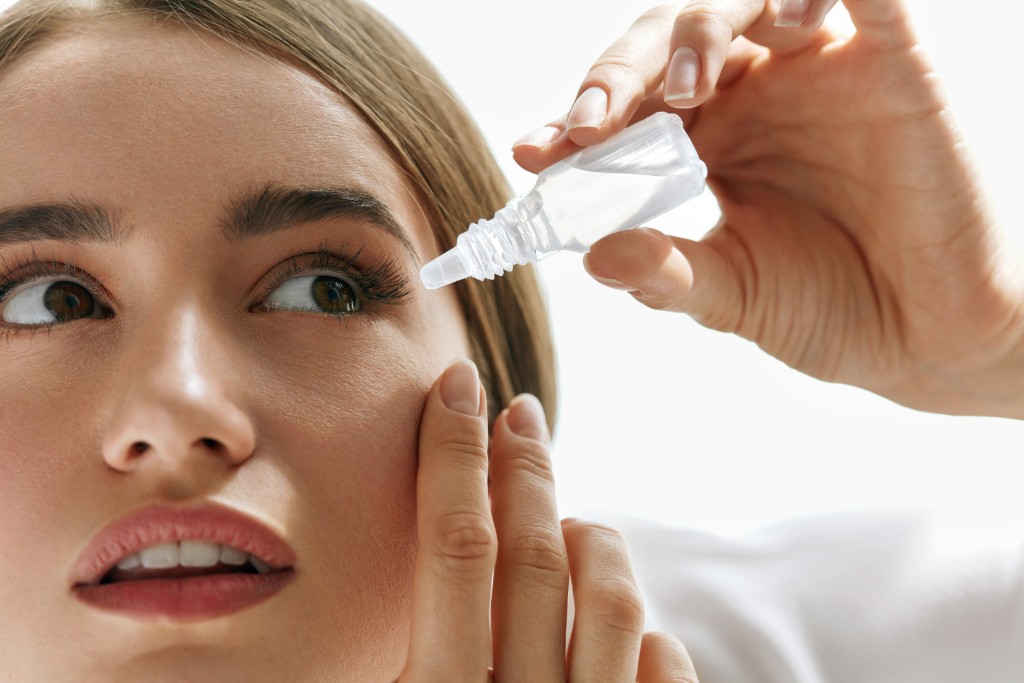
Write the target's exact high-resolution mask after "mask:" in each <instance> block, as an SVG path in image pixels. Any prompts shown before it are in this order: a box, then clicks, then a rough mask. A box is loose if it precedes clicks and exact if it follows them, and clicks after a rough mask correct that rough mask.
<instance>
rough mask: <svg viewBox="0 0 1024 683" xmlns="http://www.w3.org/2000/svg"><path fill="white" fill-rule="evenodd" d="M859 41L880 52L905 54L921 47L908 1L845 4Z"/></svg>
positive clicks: (857, 0)
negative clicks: (918, 44)
mask: <svg viewBox="0 0 1024 683" xmlns="http://www.w3.org/2000/svg"><path fill="white" fill-rule="evenodd" d="M843 4H844V5H845V6H846V11H847V12H849V13H850V19H851V20H852V21H853V25H854V26H855V27H856V28H857V38H858V39H859V40H861V41H863V42H865V43H867V44H868V45H870V46H871V47H873V48H875V49H878V50H905V49H908V48H911V47H913V46H914V45H915V44H916V43H917V38H916V37H915V34H914V29H913V26H912V25H911V22H910V14H909V12H908V11H907V6H906V2H905V1H904V0H844V2H843Z"/></svg>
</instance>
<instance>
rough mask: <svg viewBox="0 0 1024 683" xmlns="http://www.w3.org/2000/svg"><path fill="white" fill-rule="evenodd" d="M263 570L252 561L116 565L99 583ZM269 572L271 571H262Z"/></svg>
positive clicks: (248, 572)
mask: <svg viewBox="0 0 1024 683" xmlns="http://www.w3.org/2000/svg"><path fill="white" fill-rule="evenodd" d="M260 573H261V572H260V571H259V570H258V569H256V567H255V566H254V565H253V564H252V563H251V562H246V563H245V564H243V565H241V566H234V565H230V564H222V563H220V562H218V563H217V564H215V565H213V566H212V567H182V566H180V565H179V566H177V567H168V568H165V569H146V568H144V567H139V568H138V569H119V568H117V567H114V568H113V569H111V570H110V571H109V572H107V573H106V574H104V575H103V578H101V579H100V583H99V585H101V586H104V585H106V584H108V583H117V582H119V581H143V580H146V579H180V578H186V577H191V576H210V575H211V574H260ZM262 573H264V574H268V573H270V572H262Z"/></svg>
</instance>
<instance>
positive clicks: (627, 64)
mask: <svg viewBox="0 0 1024 683" xmlns="http://www.w3.org/2000/svg"><path fill="white" fill-rule="evenodd" d="M642 60H643V57H642V56H641V55H640V54H639V53H638V52H637V51H636V50H634V49H633V48H631V47H629V46H628V45H624V44H619V45H615V46H613V47H610V48H608V50H607V51H606V52H605V53H604V54H603V55H601V56H600V57H598V59H597V61H596V62H594V66H593V67H591V69H590V71H591V75H592V76H595V75H596V76H598V77H600V78H602V79H604V80H608V81H611V80H621V79H622V78H623V77H630V76H632V75H633V74H634V73H635V72H636V71H637V70H639V69H640V68H641V66H642V64H643V61H642Z"/></svg>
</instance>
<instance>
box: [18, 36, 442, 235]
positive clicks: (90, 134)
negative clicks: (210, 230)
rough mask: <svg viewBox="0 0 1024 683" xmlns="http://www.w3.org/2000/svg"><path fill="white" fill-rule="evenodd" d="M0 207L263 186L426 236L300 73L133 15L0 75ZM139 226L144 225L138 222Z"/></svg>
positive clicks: (337, 109) (316, 85) (168, 203)
mask: <svg viewBox="0 0 1024 683" xmlns="http://www.w3.org/2000/svg"><path fill="white" fill-rule="evenodd" d="M0 127H2V129H3V130H4V131H5V134H4V135H3V136H0V164H2V165H3V167H4V168H5V169H11V170H12V171H13V172H12V173H5V178H4V181H5V182H4V183H3V184H2V186H0V205H7V204H11V203H19V202H24V201H28V200H37V199H42V198H62V197H65V196H67V195H69V194H70V195H75V196H78V197H85V198H89V199H96V200H99V201H101V202H102V201H109V202H111V203H116V204H118V205H126V206H129V207H133V208H132V210H133V213H137V214H139V213H141V214H146V213H150V214H151V215H152V216H153V217H157V216H167V215H168V213H167V212H168V211H172V212H173V213H174V215H177V216H179V217H180V216H181V214H182V212H188V211H195V212H197V213H204V212H205V213H209V212H210V211H214V210H218V209H220V208H221V205H222V203H223V201H224V199H225V196H228V195H231V196H234V195H235V194H237V192H236V191H235V190H237V189H239V188H246V187H252V186H253V185H254V184H259V183H262V182H266V181H280V182H287V183H290V184H295V185H311V186H314V187H320V186H345V187H353V188H357V189H363V190H365V191H368V192H371V193H372V194H375V195H377V196H380V197H381V198H382V199H384V200H385V201H386V202H387V203H388V204H389V205H390V206H391V208H392V210H393V211H394V213H395V214H396V216H397V217H398V218H399V220H400V222H402V223H403V224H405V225H406V227H407V228H408V229H409V232H410V233H411V237H412V239H413V241H414V243H415V244H416V247H417V250H418V251H419V252H420V253H421V254H424V253H427V252H429V251H432V250H433V246H432V245H433V238H432V236H431V235H430V234H429V229H428V228H427V225H426V221H425V219H424V217H423V215H422V212H421V211H420V209H419V206H418V203H417V202H416V200H415V197H414V195H413V193H412V191H411V189H410V187H409V185H408V184H407V182H406V181H405V179H404V177H403V175H402V173H401V172H400V171H399V169H398V168H397V166H396V164H395V163H394V162H393V161H392V159H391V157H390V155H389V154H388V152H387V149H386V148H385V146H384V144H383V143H382V142H381V141H380V139H379V138H378V137H377V135H376V134H375V133H374V132H373V130H372V129H371V128H370V127H369V126H368V125H367V124H366V123H365V122H364V121H363V120H362V119H361V118H360V117H359V116H358V114H356V112H355V111H354V110H353V109H352V108H351V106H350V105H348V104H347V103H346V101H345V100H344V98H343V97H341V96H340V95H338V94H337V93H335V92H333V91H332V90H330V89H329V88H328V87H326V86H325V85H323V84H322V83H320V82H319V81H318V80H317V79H315V78H313V77H312V76H310V75H308V74H306V73H305V72H303V71H301V70H299V69H297V68H294V67H292V66H289V65H287V64H285V63H283V62H281V61H279V60H276V59H273V58H271V57H268V56H266V55H263V54H261V53H255V52H250V51H246V50H243V49H241V48H239V47H236V46H234V45H231V44H230V43H228V42H226V41H224V40H223V39H220V38H218V37H216V36H214V35H212V34H209V33H207V32H202V31H198V30H193V29H192V28H189V27H185V26H181V25H178V24H175V23H173V22H167V23H163V24H160V25H155V24H154V23H153V22H152V21H151V20H145V19H140V18H123V17H119V18H116V19H104V20H99V21H90V22H83V23H77V24H72V25H70V26H68V27H65V28H63V29H61V30H60V31H59V32H58V33H57V34H55V35H54V36H52V37H51V38H50V39H48V40H47V41H45V42H44V43H41V44H40V45H37V46H35V47H33V48H32V49H31V50H30V51H29V52H28V53H27V54H26V55H24V56H23V57H22V58H20V59H19V60H18V61H16V62H15V63H14V64H13V65H11V66H10V67H9V68H8V69H6V70H5V71H4V72H3V73H2V74H0ZM137 218H143V219H144V218H146V216H145V215H143V216H137Z"/></svg>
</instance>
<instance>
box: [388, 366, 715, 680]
mask: <svg viewBox="0 0 1024 683" xmlns="http://www.w3.org/2000/svg"><path fill="white" fill-rule="evenodd" d="M484 402H485V398H484V392H483V389H482V387H481V386H480V383H479V380H478V378H477V372H476V368H475V367H474V366H473V365H472V364H471V363H469V362H468V361H458V362H456V363H453V364H452V365H450V366H449V367H448V369H447V370H446V371H445V373H444V374H443V375H442V376H441V378H440V379H439V380H438V381H437V382H436V383H435V384H434V387H433V388H432V389H431V391H430V395H429V396H428V398H427V404H426V407H425V409H424V412H423V423H422V425H421V427H420V451H419V452H420V463H419V472H418V475H417V487H416V496H417V500H416V506H417V517H418V519H417V524H418V526H419V534H418V549H417V553H416V562H415V570H414V571H415V573H414V578H413V597H412V601H413V606H412V628H411V636H410V644H409V653H408V659H407V662H406V665H405V669H404V670H403V671H402V675H401V677H400V679H399V680H400V681H401V682H402V683H427V682H435V681H436V682H439V683H440V682H443V683H464V682H473V683H484V682H485V681H487V680H488V662H489V660H491V659H492V658H493V664H494V673H493V680H494V681H497V683H517V682H520V681H522V682H530V683H550V682H557V681H566V680H568V681H570V682H571V683H584V682H585V683H594V682H597V681H601V682H608V683H619V682H621V683H627V682H628V683H633V682H634V681H639V682H640V683H667V682H668V681H673V682H677V681H690V682H691V683H696V681H697V677H696V675H695V674H694V673H693V666H692V664H691V663H690V659H689V657H688V656H687V654H686V650H685V649H684V648H683V646H682V644H681V643H680V642H679V641H678V640H676V639H675V638H673V637H672V636H669V635H667V634H663V633H643V602H642V600H641V597H640V592H639V590H638V588H637V586H636V583H635V581H634V578H633V574H632V570H631V568H630V563H629V558H628V556H627V553H626V546H625V543H624V542H623V539H622V537H621V536H620V535H619V534H618V533H617V532H615V531H614V530H612V529H608V528H605V527H602V526H599V525H596V524H588V523H585V522H579V521H575V520H565V521H563V522H562V523H561V525H559V522H558V513H557V509H556V505H555V485H554V479H553V478H552V473H551V461H550V459H549V457H548V449H547V439H548V437H547V428H546V427H545V423H544V415H543V410H542V409H541V407H540V403H539V402H537V400H536V399H534V398H533V397H532V396H528V395H526V396H522V397H517V399H516V400H514V401H512V403H511V404H510V406H509V407H508V408H506V409H505V410H504V411H502V412H501V414H500V415H498V418H497V419H496V420H495V423H494V434H493V438H492V441H491V453H490V468H488V453H487V417H486V416H487V409H486V406H485V405H484ZM488 472H489V473H490V480H491V485H490V494H491V501H490V503H489V502H488V484H487V480H488ZM492 511H493V516H492ZM570 575H571V577H572V586H573V596H574V599H575V604H576V615H575V621H574V624H573V630H572V638H571V644H570V646H569V654H568V656H567V655H566V647H565V630H566V605H567V599H568V597H567V596H568V588H569V578H570ZM492 577H493V581H494V589H493V597H492V595H491V581H492ZM489 609H490V610H491V623H490V624H488V610H489ZM492 639H493V648H492V646H491V642H492Z"/></svg>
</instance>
